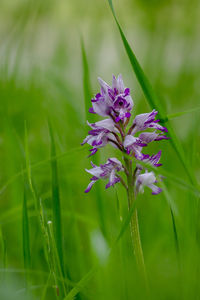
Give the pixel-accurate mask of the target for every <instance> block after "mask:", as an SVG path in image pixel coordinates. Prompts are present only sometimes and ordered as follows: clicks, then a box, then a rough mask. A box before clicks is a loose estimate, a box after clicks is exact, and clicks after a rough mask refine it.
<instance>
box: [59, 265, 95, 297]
mask: <svg viewBox="0 0 200 300" xmlns="http://www.w3.org/2000/svg"><path fill="white" fill-rule="evenodd" d="M95 272H96V267H93V268H92V269H91V270H90V271H89V272H88V273H87V274H86V275H85V276H84V277H83V278H82V279H81V280H80V281H79V282H78V283H77V284H76V285H75V287H73V289H72V290H71V291H70V292H69V294H68V295H67V296H66V297H65V298H64V300H73V299H75V297H76V295H77V294H78V293H80V292H81V290H83V289H84V288H85V286H86V285H87V284H88V282H89V281H90V280H91V278H92V277H93V276H94V274H95Z"/></svg>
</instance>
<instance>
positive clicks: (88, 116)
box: [81, 40, 107, 237]
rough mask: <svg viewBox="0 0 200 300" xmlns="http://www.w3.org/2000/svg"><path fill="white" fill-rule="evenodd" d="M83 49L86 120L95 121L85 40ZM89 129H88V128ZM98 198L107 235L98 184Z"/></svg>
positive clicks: (105, 234) (101, 223)
mask: <svg viewBox="0 0 200 300" xmlns="http://www.w3.org/2000/svg"><path fill="white" fill-rule="evenodd" d="M81 49H82V65H83V90H84V101H85V119H86V121H87V120H88V121H90V122H95V119H94V116H95V115H94V114H91V113H89V108H90V107H91V97H92V92H91V84H90V73H89V65H88V61H87V55H86V51H85V46H84V42H83V40H81ZM87 131H88V130H87ZM94 163H95V164H97V165H98V164H99V153H96V154H95V157H94ZM96 199H97V209H98V212H99V222H100V226H101V230H102V232H103V234H104V236H105V237H106V236H107V232H106V225H105V217H104V207H103V201H102V200H103V198H102V194H101V188H100V186H99V185H98V184H97V186H96Z"/></svg>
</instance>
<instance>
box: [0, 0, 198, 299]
mask: <svg viewBox="0 0 200 300" xmlns="http://www.w3.org/2000/svg"><path fill="white" fill-rule="evenodd" d="M114 6H115V9H116V13H117V15H118V18H119V21H120V24H121V25H122V28H123V30H124V32H125V34H126V37H127V39H128V40H129V42H130V44H131V46H132V49H133V50H134V52H135V54H136V56H137V58H138V60H139V62H140V63H141V65H142V67H143V69H144V71H145V74H146V75H147V77H148V78H149V80H150V82H151V83H152V85H153V87H154V88H155V91H156V92H157V94H158V95H159V97H160V101H162V104H163V106H164V107H165V110H166V112H167V113H168V114H174V113H176V112H179V111H185V110H188V109H191V108H198V107H199V106H200V105H199V102H200V89H199V83H200V39H199V32H200V21H199V20H200V2H199V1H198V0H176V1H175V0H152V1H148V0H123V1H122V0H121V1H120V0H116V1H114ZM81 39H82V40H83V41H84V46H85V51H86V55H87V60H88V66H89V70H90V80H91V89H92V95H93V94H95V93H97V92H98V90H99V86H98V81H97V77H98V76H100V77H102V78H103V79H104V80H105V81H107V82H108V83H111V80H112V74H115V75H117V74H119V73H121V74H122V76H123V78H124V82H125V85H126V86H128V87H130V89H131V94H132V97H133V99H134V102H135V113H143V112H148V111H150V107H149V106H148V104H147V101H146V100H145V97H144V95H143V93H142V90H141V87H140V86H139V83H138V82H137V80H136V77H135V75H134V73H133V71H132V68H131V65H130V62H129V60H128V57H127V54H126V52H125V50H124V47H123V44H122V41H121V38H120V35H119V32H118V29H117V27H116V24H115V23H114V19H113V17H112V14H111V11H110V8H109V6H108V3H107V2H106V1H103V0H95V1H91V0H84V1H81V0H74V1H67V0H59V1H55V0H43V1H41V0H34V1H33V0H13V1H7V0H1V1H0V40H1V43H0V162H1V172H0V223H1V258H0V261H1V274H0V275H1V282H2V284H3V286H6V284H8V286H9V287H8V288H4V289H2V290H1V293H2V294H0V295H1V299H2V300H4V299H12V298H9V297H12V296H10V293H11V294H12V292H11V290H12V289H13V290H14V291H15V292H17V294H16V295H15V296H14V297H15V299H17V297H19V299H22V297H25V299H28V298H27V297H31V296H30V295H32V296H33V298H34V299H42V298H41V295H42V292H43V290H44V286H45V285H46V282H47V278H48V272H49V269H48V264H47V261H46V259H45V253H44V249H43V237H42V235H41V234H40V233H39V232H38V226H37V224H36V223H37V218H36V216H35V211H34V205H33V197H32V195H31V193H30V195H29V196H28V213H29V229H30V246H31V270H30V278H29V280H30V282H31V284H30V286H31V287H30V291H29V296H24V295H25V290H26V289H25V278H24V271H23V270H24V258H23V243H22V203H23V194H24V187H23V186H24V179H23V176H22V175H23V174H22V173H23V172H22V170H23V169H24V168H25V151H24V124H25V121H26V124H27V131H28V145H29V152H30V161H31V164H32V166H33V167H32V178H33V180H34V184H35V186H36V189H37V192H38V195H39V197H40V198H41V200H42V203H43V205H44V209H45V211H46V214H47V218H48V219H51V217H52V214H51V200H52V199H51V198H52V195H51V172H50V161H49V158H50V136H49V129H48V122H47V120H48V119H50V122H51V124H52V127H53V131H54V135H55V141H56V149H57V154H58V156H59V157H58V176H59V187H60V198H61V211H62V227H63V248H64V260H65V270H66V274H67V277H68V279H69V280H70V282H71V283H73V284H72V286H70V288H72V287H73V285H74V284H76V283H77V282H78V281H79V280H81V278H83V276H84V275H85V274H87V272H88V271H89V270H90V269H91V268H92V266H93V265H94V264H96V263H97V264H98V266H99V267H98V270H97V271H96V272H95V274H94V276H92V278H91V280H88V282H86V283H85V284H84V285H83V287H82V288H81V291H80V293H78V294H77V296H76V297H77V298H75V299H95V300H98V299H144V298H145V296H146V295H145V292H144V290H143V287H142V283H141V282H140V280H139V278H138V274H137V270H136V264H135V260H134V256H133V253H132V249H131V243H130V238H129V230H127V231H126V233H125V234H124V236H123V238H122V239H121V240H120V242H119V244H118V246H116V248H115V249H114V250H113V252H112V254H111V255H110V256H109V257H108V256H107V251H108V249H109V247H110V246H111V245H112V242H113V241H114V240H115V238H116V236H117V234H118V232H119V230H120V226H121V224H122V220H123V219H124V218H125V216H126V215H127V200H126V194H125V192H124V191H123V189H122V188H121V187H120V186H118V187H116V188H115V189H110V190H106V191H105V188H104V186H105V183H104V182H102V183H98V184H97V186H96V187H95V186H94V188H93V190H92V191H91V193H89V194H87V195H86V194H84V189H85V187H86V186H87V184H88V181H89V177H88V175H87V173H86V172H85V171H84V169H85V168H89V162H90V159H88V158H87V155H88V148H87V147H84V148H81V147H80V143H81V142H82V140H83V139H84V137H85V135H86V130H87V128H86V125H85V122H86V114H85V104H84V92H83V90H84V89H83V62H82V53H81ZM198 120H199V112H198V110H197V111H196V112H193V113H190V114H186V115H183V116H180V117H178V118H175V119H173V120H172V125H173V127H174V130H175V132H176V134H177V137H178V139H179V140H180V142H181V144H182V145H183V147H184V151H185V155H186V159H187V160H188V162H189V164H190V165H191V166H192V168H193V170H194V174H195V176H196V178H197V179H199V176H200V174H199V163H200V156H199V146H200V143H199V137H200V131H199V121H198ZM159 147H160V148H159ZM160 149H162V150H163V157H162V163H163V167H162V168H163V169H164V170H166V171H168V172H170V173H172V174H173V175H175V176H176V177H177V178H181V179H184V180H185V181H188V178H187V175H186V174H185V171H184V169H183V167H182V165H181V163H180V162H179V159H178V157H177V155H176V153H175V151H174V150H173V148H172V147H171V145H170V143H169V142H166V141H164V142H161V143H160V145H157V144H156V145H155V146H152V151H153V152H155V151H158V150H160ZM115 154H116V153H115V150H113V149H112V148H111V147H109V146H108V147H107V148H106V149H104V150H102V151H101V153H100V154H99V155H98V159H99V161H100V162H102V163H103V162H104V161H105V160H106V159H107V158H108V157H109V156H110V155H111V156H114V155H115ZM166 186H167V195H168V197H166V193H165V194H164V193H163V194H160V195H158V196H156V197H155V196H152V195H151V193H150V190H148V189H147V190H146V191H145V193H144V195H142V196H140V201H139V207H138V213H139V223H140V231H141V238H142V244H143V248H144V256H145V261H146V266H147V273H148V276H149V281H150V290H151V295H150V298H152V299H189V297H190V299H199V298H198V297H200V294H199V291H198V280H197V278H198V274H199V257H198V256H199V237H198V230H197V228H198V224H197V223H198V222H197V220H198V200H197V199H196V198H195V197H194V196H192V194H191V192H190V191H188V190H183V189H182V187H180V186H177V185H176V184H173V182H172V181H168V180H167V179H166ZM167 200H168V201H167ZM169 201H171V205H172V207H173V212H174V218H175V223H176V227H177V234H178V240H179V251H178V253H179V257H178V258H177V249H176V246H177V245H176V242H175V239H174V231H173V221H174V220H173V219H172V215H171V211H170V206H169ZM53 286H54V283H53V280H52V281H51V282H50V283H49V287H48V288H47V295H46V298H45V299H49V300H50V299H56V295H55V288H54V287H53ZM7 292H9V294H6V293H7Z"/></svg>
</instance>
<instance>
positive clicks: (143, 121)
mask: <svg viewBox="0 0 200 300" xmlns="http://www.w3.org/2000/svg"><path fill="white" fill-rule="evenodd" d="M157 114H158V112H157V111H156V110H155V109H154V110H153V111H152V112H150V113H145V114H140V115H137V116H136V117H135V119H134V121H133V125H132V128H133V129H132V131H131V134H133V135H134V134H135V133H136V132H138V131H143V130H146V129H148V128H153V129H156V130H160V131H164V132H168V130H167V128H166V127H164V126H162V125H160V124H158V122H159V120H156V119H155V117H156V115H157Z"/></svg>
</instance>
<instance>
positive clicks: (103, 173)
mask: <svg viewBox="0 0 200 300" xmlns="http://www.w3.org/2000/svg"><path fill="white" fill-rule="evenodd" d="M91 165H92V167H93V168H92V169H90V170H87V169H86V171H87V172H88V173H90V174H91V175H92V178H91V179H90V180H91V182H90V183H89V184H88V186H87V188H86V190H85V193H88V192H89V191H90V190H91V188H92V186H93V184H94V183H95V182H96V181H97V180H99V179H107V178H109V182H108V183H107V184H106V189H107V188H109V187H111V186H113V185H115V184H116V183H117V182H119V181H120V178H119V177H118V176H117V175H116V172H119V171H121V170H123V166H122V163H121V162H120V161H119V160H118V159H117V158H115V157H113V158H109V159H108V160H107V162H106V163H105V164H104V165H100V166H99V167H98V166H96V165H94V164H93V163H92V162H91Z"/></svg>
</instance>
